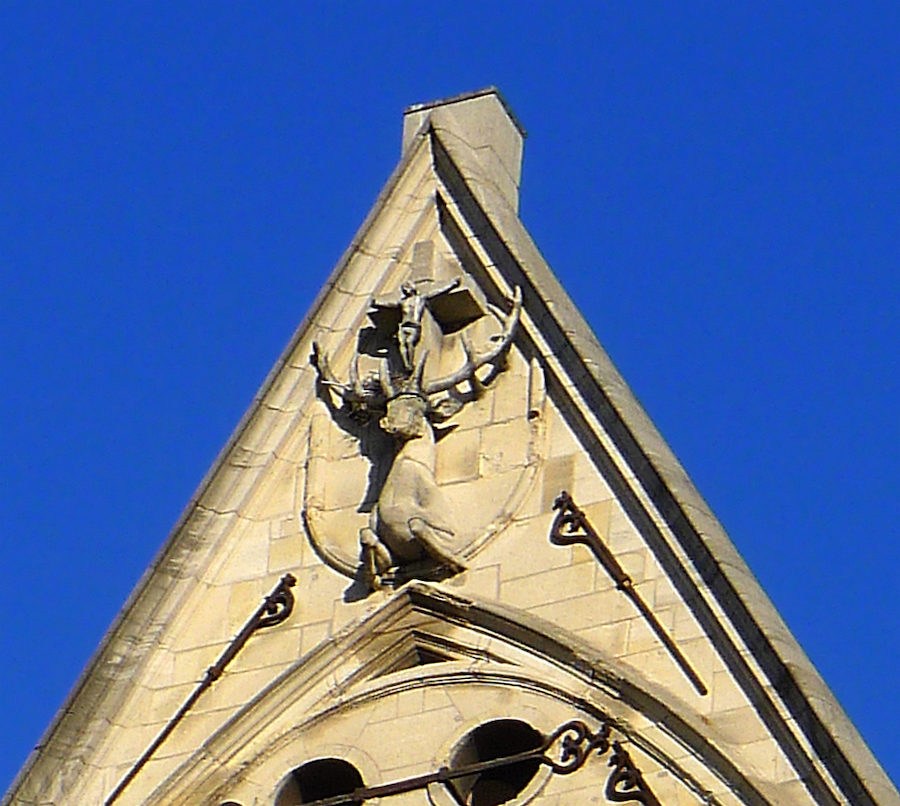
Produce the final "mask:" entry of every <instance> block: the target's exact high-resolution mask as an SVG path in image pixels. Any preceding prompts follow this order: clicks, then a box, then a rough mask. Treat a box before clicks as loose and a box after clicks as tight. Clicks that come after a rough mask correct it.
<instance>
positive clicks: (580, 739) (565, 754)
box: [308, 719, 660, 806]
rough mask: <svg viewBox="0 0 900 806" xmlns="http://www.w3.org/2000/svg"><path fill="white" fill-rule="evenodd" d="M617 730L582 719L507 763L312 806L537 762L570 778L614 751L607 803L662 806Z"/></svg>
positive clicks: (449, 771)
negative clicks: (615, 734)
mask: <svg viewBox="0 0 900 806" xmlns="http://www.w3.org/2000/svg"><path fill="white" fill-rule="evenodd" d="M611 733H612V727H611V725H610V724H609V723H608V722H603V723H602V724H601V725H600V727H599V728H598V729H597V730H596V731H591V729H590V728H589V727H588V726H587V724H585V723H584V722H583V721H581V720H580V719H572V720H570V721H569V722H565V723H563V724H562V725H560V726H559V727H558V728H556V729H555V730H554V731H552V732H551V733H550V735H549V736H547V738H546V739H545V740H544V741H543V742H542V743H541V745H540V747H537V748H535V749H534V750H525V751H523V752H521V753H514V754H513V755H510V756H504V757H502V758H494V759H490V760H488V761H476V762H473V763H471V764H464V765H461V766H459V767H440V768H439V769H437V770H435V771H434V772H429V773H425V774H423V775H414V776H412V777H411V778H404V779H403V780H400V781H390V782H389V783H386V784H376V785H374V786H365V787H359V788H358V789H354V790H353V791H352V792H346V793H344V794H341V795H333V796H331V797H328V798H322V799H321V800H317V801H313V802H311V803H309V804H308V806H343V805H344V804H348V803H362V802H363V801H366V800H369V799H371V798H383V797H389V796H391V795H400V794H403V793H405V792H413V791H415V790H417V789H424V788H425V787H427V786H430V785H431V784H449V783H450V782H451V781H453V780H455V779H457V778H465V777H467V776H470V775H478V774H480V773H483V772H487V771H488V770H496V769H500V768H502V767H509V766H511V765H513V764H521V763H522V762H523V761H537V762H539V763H540V764H541V765H543V766H545V767H549V768H550V771H551V772H552V773H554V774H556V775H570V774H571V773H573V772H575V771H576V770H579V769H581V768H582V767H583V766H584V764H585V763H586V762H587V760H588V759H589V758H590V756H591V754H592V753H593V754H596V755H597V756H598V757H599V756H603V755H605V754H606V753H608V752H609V751H610V749H612V750H613V754H612V755H611V756H610V760H609V766H611V767H613V770H612V772H611V773H610V776H609V779H608V780H607V782H606V788H605V793H606V797H607V798H608V799H609V800H611V801H613V802H615V803H628V802H630V801H636V802H638V803H642V804H644V806H660V804H659V801H658V800H657V799H656V796H655V795H654V794H653V793H652V792H651V791H650V789H649V787H648V786H647V784H646V783H645V782H644V778H643V776H642V775H641V773H640V771H639V770H638V769H637V767H635V766H634V763H633V762H632V760H631V757H630V756H629V755H628V753H627V752H626V751H625V749H624V748H623V747H622V745H621V744H620V743H619V742H618V741H610V736H611Z"/></svg>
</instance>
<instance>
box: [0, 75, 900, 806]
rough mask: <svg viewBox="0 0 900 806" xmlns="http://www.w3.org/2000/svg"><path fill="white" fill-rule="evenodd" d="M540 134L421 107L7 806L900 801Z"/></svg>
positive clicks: (508, 120) (788, 805)
mask: <svg viewBox="0 0 900 806" xmlns="http://www.w3.org/2000/svg"><path fill="white" fill-rule="evenodd" d="M523 136H524V133H523V131H522V129H521V126H520V125H519V124H518V122H517V121H516V119H515V117H514V115H513V114H512V112H511V111H510V110H509V108H508V106H507V105H506V104H505V102H504V101H503V99H502V97H501V96H500V95H499V93H498V92H497V91H496V90H494V89H488V90H484V91H481V92H476V93H471V94H468V95H464V96H459V97H456V98H452V99H449V100H445V101H439V102H436V103H431V104H422V105H418V106H414V107H411V108H410V109H408V110H407V112H406V113H405V115H404V120H403V152H402V157H401V161H400V163H399V165H398V166H397V168H396V169H395V171H394V172H393V174H392V175H391V177H390V179H389V180H388V182H387V184H386V186H385V188H384V189H383V191H382V193H381V195H380V196H379V198H378V200H377V201H376V204H375V206H374V208H373V209H372V211H371V212H370V214H369V216H368V217H367V219H366V220H365V222H364V223H363V225H362V227H361V228H360V230H359V232H358V233H357V235H356V237H355V238H354V240H353V241H352V243H351V245H350V247H349V248H348V249H347V251H346V253H345V255H344V256H343V258H342V259H341V261H340V262H339V264H338V266H337V267H336V268H335V270H334V272H333V273H332V275H331V277H330V279H329V281H328V283H327V284H326V286H325V288H324V289H323V290H322V292H321V293H320V295H319V297H318V298H317V299H316V300H315V302H314V303H313V305H312V307H311V309H310V311H309V313H308V314H307V316H306V318H305V319H304V321H303V322H302V323H301V325H300V327H299V328H298V330H297V332H296V334H295V336H294V338H293V340H292V342H291V344H290V345H289V346H288V348H287V350H286V351H285V353H284V354H283V355H282V357H281V358H280V359H279V360H278V362H277V364H276V365H275V367H274V369H273V370H272V372H271V374H270V376H269V378H268V379H267V381H266V382H265V384H264V386H263V388H262V390H261V391H260V393H259V395H258V396H257V398H256V400H255V402H254V404H253V406H252V407H251V409H250V411H248V412H247V414H246V415H245V417H244V419H243V420H242V422H241V423H240V424H239V426H238V428H237V430H236V432H235V434H234V436H233V437H232V439H231V441H230V442H229V444H228V445H227V446H226V447H225V449H224V450H223V452H222V454H221V455H220V457H219V459H218V461H217V463H216V464H215V466H214V467H213V469H212V470H211V471H210V473H209V475H208V477H207V479H206V480H205V481H204V483H203V484H202V486H201V488H200V489H199V491H198V492H197V493H196V495H195V497H194V499H193V501H192V504H191V505H190V507H189V508H188V510H187V511H186V514H185V515H184V516H183V518H182V520H181V521H180V522H179V524H177V526H176V528H175V530H174V531H173V533H172V535H171V536H170V538H169V540H168V541H167V543H166V544H165V546H164V547H163V549H162V550H161V552H160V553H159V555H158V556H157V558H156V559H155V561H154V562H153V564H152V565H151V567H150V568H149V569H148V571H147V572H146V574H145V575H144V577H143V579H142V580H141V582H140V583H139V585H138V587H137V588H136V590H135V591H134V593H133V594H132V596H131V598H130V599H129V601H128V602H127V603H126V606H125V608H124V609H123V611H122V613H121V615H120V616H119V618H118V619H117V621H116V622H115V623H114V625H113V626H112V627H111V629H110V631H109V632H108V634H107V636H106V637H105V639H104V642H103V644H102V645H101V647H100V649H99V650H98V652H97V654H96V655H95V658H94V660H93V661H92V663H91V665H90V666H89V668H88V669H87V670H86V671H85V673H84V675H83V676H82V678H81V679H80V680H79V681H78V683H77V684H76V686H75V688H74V689H73V692H72V694H71V695H70V697H69V699H68V701H67V702H66V704H65V705H64V707H63V708H62V709H61V711H60V713H59V715H58V716H57V718H56V720H55V721H54V723H53V725H51V727H50V728H49V730H48V732H47V734H46V736H45V737H44V739H43V741H42V742H41V746H40V749H39V750H38V751H36V753H35V754H34V755H33V757H32V758H31V759H30V760H29V762H28V764H27V765H26V767H25V768H24V769H23V771H22V772H21V773H20V775H19V777H18V778H17V779H16V781H15V782H14V784H13V786H12V788H11V790H10V792H9V793H8V794H7V796H6V798H5V800H4V801H3V804H4V806H70V805H71V806H75V805H76V804H77V805H78V806H84V805H85V804H96V806H101V804H102V806H113V804H119V805H120V806H300V804H313V803H314V804H318V806H338V804H351V803H370V804H374V803H376V802H377V803H379V804H384V806H413V805H414V804H421V805H422V806H424V805H425V804H432V806H496V805H497V804H503V803H509V804H525V803H534V804H536V805H538V804H539V805H540V806H574V804H582V803H595V804H605V803H636V804H645V806H656V805H657V804H661V805H663V806H676V805H677V806H693V805H694V804H696V805H697V806H700V805H701V804H704V805H710V804H716V806H738V805H739V804H741V805H743V806H814V805H815V806H838V804H853V806H876V804H877V805H878V806H900V796H898V793H897V790H896V789H895V787H894V786H893V784H892V783H891V781H890V780H889V779H888V778H887V776H886V775H885V773H884V771H883V770H882V769H881V768H880V766H879V765H878V763H877V761H876V760H875V759H874V757H873V756H872V755H871V753H870V752H869V750H868V748H867V747H866V745H865V743H864V742H863V740H862V739H861V738H860V737H859V735H858V733H857V732H856V730H855V728H854V727H853V725H852V724H851V723H850V722H849V720H848V719H847V717H846V715H845V714H844V713H843V711H842V710H841V708H840V706H839V705H838V704H837V702H836V701H835V699H834V697H833V696H832V694H831V693H830V691H829V690H828V688H827V686H826V685H825V683H824V682H823V681H822V680H821V678H820V677H819V675H818V673H817V672H816V670H815V668H814V667H813V666H812V664H811V663H810V662H809V660H808V659H807V658H806V657H805V655H804V654H803V652H802V650H801V649H800V647H799V646H798V644H797V643H796V641H795V640H794V638H793V637H792V635H791V633H790V631H789V630H788V628H787V627H786V626H785V625H784V623H783V622H782V621H781V619H780V617H779V616H778V613H777V612H776V611H775V609H774V608H773V606H772V604H771V603H770V602H769V600H768V599H767V597H766V596H765V594H764V592H763V591H762V590H761V589H760V588H759V586H758V583H757V582H756V580H755V579H754V577H753V575H752V574H751V573H750V571H749V570H748V569H747V568H746V566H745V565H744V563H743V561H742V560H741V558H740V556H739V555H738V554H737V552H736V550H735V548H734V547H733V545H732V544H731V542H730V540H729V539H728V537H727V535H726V534H725V532H724V530H723V529H722V527H721V525H720V524H719V523H718V521H717V520H716V519H715V517H714V516H713V514H712V513H711V512H710V511H709V508H708V507H707V505H706V504H705V503H704V501H703V499H702V497H701V496H700V495H699V494H698V492H697V491H696V490H695V489H694V487H693V485H692V484H691V482H690V480H689V479H688V477H687V476H686V474H685V473H684V471H683V469H682V468H681V467H680V465H679V464H678V462H677V460H676V459H675V457H674V455H673V454H672V453H671V451H670V450H669V449H668V447H667V446H666V444H665V442H664V441H663V439H662V438H661V436H660V435H659V434H658V432H657V431H656V430H655V428H654V427H653V425H652V423H651V422H650V421H649V420H648V418H647V416H646V415H645V413H644V412H643V410H642V409H641V407H640V405H639V404H638V402H637V400H636V399H635V398H634V396H633V395H632V394H631V392H630V391H629V389H628V387H627V385H626V384H625V382H624V381H623V379H622V378H621V377H620V376H619V374H618V372H617V371H616V369H615V367H614V366H613V365H612V363H611V362H610V360H609V358H608V357H607V356H606V354H605V352H604V351H603V349H602V347H601V346H600V344H599V342H598V341H597V339H596V337H595V335H594V334H593V332H592V331H591V329H590V328H589V326H588V325H587V324H586V322H585V321H584V319H583V317H582V316H581V314H580V313H579V311H578V309H577V308H576V307H575V305H574V303H573V302H572V301H571V300H570V298H569V297H568V295H567V294H566V293H565V291H564V290H563V289H562V287H561V286H560V285H559V282H558V281H557V280H556V278H555V277H554V275H553V273H552V271H551V270H550V268H549V267H548V266H547V265H546V263H545V261H544V260H543V258H542V257H541V255H540V253H539V251H538V249H537V248H536V246H535V245H534V243H533V242H532V240H531V238H530V237H529V235H528V233H527V232H526V231H525V229H524V227H523V225H522V224H521V222H520V220H519V218H518V215H517V210H518V189H519V183H520V176H521V162H522V145H523Z"/></svg>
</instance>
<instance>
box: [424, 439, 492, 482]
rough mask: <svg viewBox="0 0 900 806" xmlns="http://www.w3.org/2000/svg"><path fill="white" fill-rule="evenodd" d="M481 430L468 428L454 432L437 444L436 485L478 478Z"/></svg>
mask: <svg viewBox="0 0 900 806" xmlns="http://www.w3.org/2000/svg"><path fill="white" fill-rule="evenodd" d="M480 448H481V430H480V429H478V428H470V429H467V430H465V431H454V432H451V433H450V434H448V435H447V436H446V437H444V438H443V439H442V440H441V442H440V443H439V444H438V450H437V457H436V462H435V480H436V481H437V483H438V484H453V483H455V482H458V481H468V480H471V479H474V478H477V477H478V468H479V461H478V460H479V453H480Z"/></svg>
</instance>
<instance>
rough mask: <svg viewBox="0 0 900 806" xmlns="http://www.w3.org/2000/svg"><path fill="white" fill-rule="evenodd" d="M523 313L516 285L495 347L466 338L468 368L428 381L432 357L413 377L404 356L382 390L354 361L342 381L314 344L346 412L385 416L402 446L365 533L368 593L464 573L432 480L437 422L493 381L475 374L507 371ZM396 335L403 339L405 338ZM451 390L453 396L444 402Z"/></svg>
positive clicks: (322, 375) (384, 373)
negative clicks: (389, 582) (481, 348)
mask: <svg viewBox="0 0 900 806" xmlns="http://www.w3.org/2000/svg"><path fill="white" fill-rule="evenodd" d="M521 309H522V294H521V291H520V290H519V289H518V288H517V289H516V292H515V296H514V298H513V300H512V311H511V312H510V313H509V314H508V315H503V314H502V313H500V312H499V311H498V310H497V309H496V308H494V307H493V306H491V310H492V311H493V313H494V315H495V316H496V317H497V319H498V320H499V321H501V322H502V324H503V330H502V332H501V333H499V334H498V335H496V336H494V337H493V338H492V339H491V341H492V342H493V343H492V345H491V347H490V348H489V349H487V350H486V351H485V352H483V353H476V352H475V351H474V350H473V349H472V346H471V344H469V342H468V341H467V340H466V339H465V338H463V339H462V345H463V349H464V351H465V354H466V360H465V363H464V364H463V366H462V367H461V368H460V369H459V370H457V371H456V372H454V373H452V374H450V375H447V376H445V377H442V378H439V379H436V380H433V381H430V382H427V383H426V382H424V377H423V376H424V371H425V361H426V359H427V356H428V354H427V352H423V353H422V355H421V356H420V357H419V358H418V359H417V361H416V364H415V368H414V370H413V371H412V372H409V370H408V369H407V367H406V359H405V358H404V360H403V362H402V364H403V366H402V367H401V371H400V372H399V373H398V374H396V375H394V374H392V373H391V371H390V366H389V365H388V362H387V361H385V362H384V363H383V364H382V367H381V375H380V379H379V381H378V382H376V383H377V385H378V386H380V389H378V390H377V391H376V390H375V389H374V387H373V385H372V384H371V383H361V382H360V379H359V372H358V369H357V367H356V363H355V362H354V364H353V366H352V367H351V370H350V383H349V384H345V383H342V382H340V381H339V380H338V379H337V378H336V377H335V375H334V373H333V372H332V371H331V368H330V366H329V365H328V360H327V359H326V358H325V356H324V355H323V354H322V353H321V351H320V350H319V349H318V346H315V349H314V352H313V355H312V362H313V364H314V365H315V367H316V369H317V370H318V373H319V381H320V382H321V383H322V384H323V385H324V386H325V387H326V388H329V389H332V390H334V391H335V392H336V393H338V394H339V395H340V396H341V397H342V398H343V400H344V403H345V407H346V409H347V410H348V411H349V412H350V413H351V414H352V415H353V416H355V417H356V418H359V417H363V418H367V417H369V416H371V415H373V414H376V413H379V414H381V413H383V416H381V419H380V420H379V421H378V424H379V426H380V428H381V429H382V430H383V431H384V432H385V433H386V434H388V435H389V436H391V437H392V438H393V439H394V440H395V441H396V443H397V446H398V450H397V453H396V454H395V455H394V457H393V460H392V463H391V467H390V470H389V472H388V474H387V476H386V478H385V481H384V484H383V486H382V488H381V491H380V493H379V496H378V501H377V503H376V504H375V507H374V508H373V510H372V514H371V517H370V519H369V524H368V526H366V527H364V528H363V529H361V530H360V547H361V556H360V560H361V572H362V573H361V575H362V578H363V581H364V582H365V583H366V584H367V585H368V586H369V587H370V588H372V589H378V588H380V587H382V585H383V582H384V579H385V576H386V575H387V574H388V573H389V572H395V571H398V570H400V571H402V572H403V573H399V574H396V573H395V574H394V578H400V577H402V576H404V575H405V576H407V577H415V576H433V575H435V574H436V573H437V575H439V576H440V575H441V574H443V575H444V576H446V575H447V574H454V573H458V572H459V571H462V570H463V569H464V568H465V566H464V564H463V562H462V560H461V559H460V558H459V556H458V555H457V547H456V546H455V545H454V540H455V538H456V534H455V531H454V528H453V526H452V518H451V516H450V512H449V506H448V505H447V502H446V500H445V498H444V495H443V492H442V491H441V489H440V487H439V486H438V485H437V482H436V481H435V478H434V469H435V434H434V429H433V427H432V423H433V422H438V421H442V420H445V419H446V418H447V417H448V416H450V415H452V414H454V413H455V412H457V411H458V410H459V409H460V408H462V406H463V405H464V400H465V399H470V397H471V396H477V395H478V394H480V393H481V390H482V388H483V384H484V383H487V382H488V380H487V379H485V378H482V379H479V377H478V376H477V375H476V372H477V371H478V370H479V369H480V368H481V367H483V366H484V365H486V364H491V365H493V367H494V371H493V372H492V373H490V377H493V376H494V375H495V374H496V373H497V372H499V371H500V370H501V368H502V365H503V362H504V360H505V356H506V352H507V350H508V349H509V346H510V344H511V343H512V337H513V333H514V332H515V328H516V325H517V324H518V321H519V314H520V313H521ZM397 338H398V341H399V339H400V336H399V334H398V336H397ZM357 358H358V356H357ZM463 384H468V385H469V386H470V396H469V398H466V396H465V395H463V394H461V393H458V387H460V386H461V385H463ZM454 390H457V391H454ZM446 392H450V394H447V395H444V396H443V397H440V399H438V396H440V395H441V393H446Z"/></svg>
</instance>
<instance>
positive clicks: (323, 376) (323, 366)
mask: <svg viewBox="0 0 900 806" xmlns="http://www.w3.org/2000/svg"><path fill="white" fill-rule="evenodd" d="M310 361H311V362H312V365H313V366H314V367H315V368H316V369H317V370H318V371H319V380H320V381H321V382H322V383H323V384H324V385H325V386H327V387H328V388H329V389H334V391H335V392H337V394H339V395H340V396H341V398H342V399H343V400H345V401H347V403H350V404H351V405H353V404H360V403H365V402H366V400H367V399H368V397H369V395H367V394H366V390H365V389H364V388H363V385H362V383H360V380H359V355H357V356H356V357H355V358H354V359H353V363H352V364H350V383H349V384H347V383H341V382H340V381H339V380H338V379H337V375H335V374H334V372H333V371H332V369H331V365H330V364H329V363H328V356H326V355H325V353H323V352H322V349H321V348H320V347H319V343H318V342H316V341H314V342H313V351H312V355H311V356H310Z"/></svg>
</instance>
